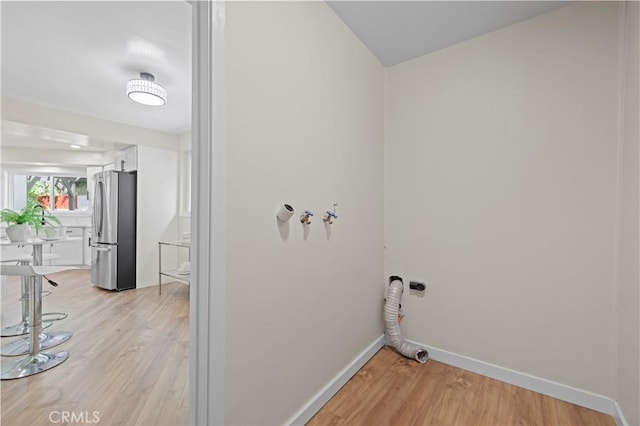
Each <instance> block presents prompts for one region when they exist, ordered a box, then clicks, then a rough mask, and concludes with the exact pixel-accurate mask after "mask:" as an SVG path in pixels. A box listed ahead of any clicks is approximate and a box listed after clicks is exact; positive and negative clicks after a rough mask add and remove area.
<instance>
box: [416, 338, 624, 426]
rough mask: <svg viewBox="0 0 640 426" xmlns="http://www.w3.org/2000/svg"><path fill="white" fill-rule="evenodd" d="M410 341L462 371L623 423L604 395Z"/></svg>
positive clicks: (619, 412)
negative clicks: (599, 413)
mask: <svg viewBox="0 0 640 426" xmlns="http://www.w3.org/2000/svg"><path fill="white" fill-rule="evenodd" d="M414 343H416V344H417V345H420V346H423V347H425V348H426V349H427V350H428V351H429V358H430V359H433V360H434V361H439V362H442V363H444V364H448V365H452V366H454V367H458V368H462V369H463V370H468V371H471V372H473V373H477V374H481V375H483V376H487V377H491V378H492V379H496V380H499V381H501V382H505V383H510V384H512V385H515V386H519V387H521V388H524V389H528V390H531V391H534V392H538V393H541V394H543V395H547V396H551V397H553V398H557V399H560V400H562V401H567V402H570V403H572V404H576V405H580V406H581V407H586V408H590V409H592V410H595V411H599V412H601V413H605V414H608V415H610V416H612V417H614V418H615V420H616V424H617V425H618V426H623V425H626V424H627V423H626V421H625V420H624V415H623V414H622V411H621V410H620V406H619V405H618V404H617V403H616V402H615V401H614V400H612V399H611V398H608V397H606V396H603V395H598V394H595V393H593V392H589V391H585V390H582V389H578V388H574V387H572V386H567V385H563V384H561V383H556V382H553V381H551V380H547V379H543V378H540V377H536V376H532V375H530V374H526V373H521V372H519V371H515V370H511V369H509V368H505V367H500V366H498V365H495V364H490V363H488V362H484V361H479V360H477V359H473V358H469V357H467V356H464V355H458V354H456V353H453V352H449V351H445V350H443V349H439V348H434V347H433V346H429V345H423V344H421V343H418V342H414Z"/></svg>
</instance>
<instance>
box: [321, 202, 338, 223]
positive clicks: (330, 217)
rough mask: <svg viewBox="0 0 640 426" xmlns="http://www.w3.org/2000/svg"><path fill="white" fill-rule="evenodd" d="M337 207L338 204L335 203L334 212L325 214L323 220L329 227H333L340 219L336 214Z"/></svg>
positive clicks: (328, 211)
mask: <svg viewBox="0 0 640 426" xmlns="http://www.w3.org/2000/svg"><path fill="white" fill-rule="evenodd" d="M337 206H338V203H333V211H330V210H327V212H326V213H325V214H324V217H323V218H322V220H324V221H325V222H327V223H328V224H329V225H331V224H332V223H333V222H334V221H335V220H336V219H337V218H338V215H337V214H336V207H337Z"/></svg>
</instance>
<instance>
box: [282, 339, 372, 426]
mask: <svg viewBox="0 0 640 426" xmlns="http://www.w3.org/2000/svg"><path fill="white" fill-rule="evenodd" d="M382 346H384V335H382V336H380V337H378V338H377V339H376V340H375V341H374V342H373V343H371V344H370V345H369V347H368V348H367V349H365V350H364V351H362V353H360V355H358V356H357V357H356V358H355V359H354V360H353V361H351V363H350V364H349V365H348V366H347V367H345V368H344V370H342V371H341V372H340V373H338V374H337V375H336V376H335V377H334V378H333V379H331V380H330V381H329V383H327V384H326V386H325V387H324V388H322V389H321V390H320V391H319V392H318V393H317V394H315V395H314V396H313V398H311V399H310V400H309V401H308V402H307V403H306V404H305V405H304V406H303V407H302V408H301V409H300V411H298V412H297V413H296V414H295V415H294V416H293V417H291V418H290V419H289V420H288V421H287V422H286V423H285V424H287V425H304V424H305V423H307V422H308V421H309V420H311V418H312V417H313V416H314V415H315V414H316V413H317V412H318V411H320V409H321V408H322V406H323V405H324V404H326V403H327V402H328V401H329V400H330V399H331V398H332V397H333V395H335V394H336V392H338V391H339V390H340V388H342V387H343V386H344V385H345V384H346V383H347V382H348V381H349V379H350V378H351V377H353V376H354V375H355V374H356V373H357V372H358V370H359V369H360V368H362V366H363V365H365V364H366V363H367V361H369V360H370V359H371V357H373V356H374V355H375V354H376V352H378V351H379V350H380V348H382Z"/></svg>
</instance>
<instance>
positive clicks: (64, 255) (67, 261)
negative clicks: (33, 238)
mask: <svg viewBox="0 0 640 426" xmlns="http://www.w3.org/2000/svg"><path fill="white" fill-rule="evenodd" d="M67 238H72V239H73V241H64V242H57V241H51V242H49V243H47V244H44V245H43V252H45V253H51V254H56V255H58V256H60V257H57V258H55V259H53V260H52V261H51V264H52V265H83V264H84V257H83V256H84V242H85V238H84V228H82V227H70V228H67Z"/></svg>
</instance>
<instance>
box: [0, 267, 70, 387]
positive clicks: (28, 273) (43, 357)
mask: <svg viewBox="0 0 640 426" xmlns="http://www.w3.org/2000/svg"><path fill="white" fill-rule="evenodd" d="M70 269H77V268H75V267H73V266H30V265H0V275H7V276H24V277H26V278H27V281H28V291H27V295H28V312H29V315H28V318H27V323H28V326H29V352H28V355H27V356H25V357H24V358H21V359H19V360H17V361H13V362H11V363H8V364H5V365H2V369H1V371H0V379H2V380H7V379H19V378H22V377H27V376H31V375H33V374H37V373H41V372H43V371H46V370H48V369H50V368H53V367H55V366H57V365H59V364H61V363H63V362H64V361H66V360H67V358H69V352H66V351H61V352H57V353H53V352H44V351H43V349H42V348H41V346H40V340H39V336H40V331H41V321H42V276H43V275H49V274H54V273H56V272H62V271H67V270H70ZM66 333H67V335H66V336H67V337H66V338H65V339H64V340H63V341H67V340H69V339H70V338H71V336H72V335H73V334H72V333H69V332H66ZM63 341H61V342H60V343H62V342H63ZM60 343H58V344H60Z"/></svg>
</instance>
